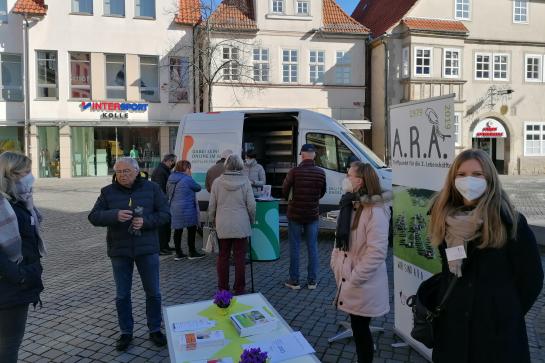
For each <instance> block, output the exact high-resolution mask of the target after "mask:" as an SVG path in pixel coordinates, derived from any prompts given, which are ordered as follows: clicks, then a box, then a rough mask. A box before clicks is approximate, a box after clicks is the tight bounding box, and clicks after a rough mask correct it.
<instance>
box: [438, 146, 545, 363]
mask: <svg viewBox="0 0 545 363" xmlns="http://www.w3.org/2000/svg"><path fill="white" fill-rule="evenodd" d="M429 233H430V238H431V242H432V244H433V245H434V246H436V247H439V250H440V252H441V256H442V261H443V273H444V274H445V276H452V275H456V276H457V277H458V279H457V281H456V282H455V285H454V288H453V289H452V292H451V294H450V296H449V297H448V299H447V301H446V303H445V305H444V307H443V309H442V311H441V313H440V314H439V317H438V318H437V319H436V320H435V321H434V322H435V326H434V347H433V361H434V362H438V363H445V362H453V363H454V362H455V363H464V362H479V363H486V362H490V363H502V362H505V363H508V362H519V363H525V362H528V363H529V362H530V352H529V348H528V337H527V335H526V325H525V321H524V315H525V314H526V313H527V312H528V311H529V310H530V308H531V307H532V305H533V303H534V302H535V300H536V298H537V296H538V295H539V292H540V291H541V288H542V285H543V268H542V266H541V261H540V257H539V251H538V249H537V245H536V240H535V237H534V234H533V233H532V231H531V229H530V228H529V227H528V224H527V222H526V218H524V216H523V215H522V214H520V213H518V212H517V211H516V210H515V208H514V207H513V205H512V204H511V202H510V201H509V198H508V196H507V194H506V193H505V191H504V190H503V189H502V186H501V183H500V180H499V178H498V174H497V172H496V169H495V167H494V164H493V162H492V160H491V159H490V157H489V156H488V154H487V153H486V152H484V151H482V150H477V149H470V150H465V151H463V152H461V153H460V154H459V155H458V156H457V157H456V159H455V160H454V162H453V163H452V166H451V167H450V169H449V172H448V175H447V178H446V181H445V185H444V187H443V189H442V190H441V191H440V192H439V193H438V194H437V195H436V197H435V198H434V200H433V203H432V207H431V215H430V221H429ZM454 250H457V251H460V250H461V251H463V252H462V255H455V254H453V253H451V251H454Z"/></svg>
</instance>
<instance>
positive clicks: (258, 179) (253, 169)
mask: <svg viewBox="0 0 545 363" xmlns="http://www.w3.org/2000/svg"><path fill="white" fill-rule="evenodd" d="M243 173H244V175H246V176H247V177H248V179H249V180H250V183H252V190H253V191H254V193H255V192H257V191H258V190H261V188H262V187H263V185H265V184H267V180H266V177H265V169H263V167H262V166H261V165H260V164H258V163H257V160H255V159H252V160H250V161H249V162H248V163H245V164H244V171H243Z"/></svg>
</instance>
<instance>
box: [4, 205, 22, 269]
mask: <svg viewBox="0 0 545 363" xmlns="http://www.w3.org/2000/svg"><path fill="white" fill-rule="evenodd" d="M0 250H1V251H2V253H4V254H5V255H6V256H7V257H8V259H9V260H10V261H12V262H15V263H19V262H21V261H22V260H23V254H22V251H21V235H20V234H19V225H18V224H17V216H16V215H15V211H14V210H13V207H12V206H11V204H10V202H9V200H7V199H6V198H5V197H3V196H2V195H0Z"/></svg>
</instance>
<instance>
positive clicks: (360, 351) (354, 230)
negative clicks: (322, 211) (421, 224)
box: [331, 161, 392, 363]
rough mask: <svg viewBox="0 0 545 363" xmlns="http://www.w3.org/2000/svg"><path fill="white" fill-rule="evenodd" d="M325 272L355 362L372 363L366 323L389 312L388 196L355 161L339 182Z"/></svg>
mask: <svg viewBox="0 0 545 363" xmlns="http://www.w3.org/2000/svg"><path fill="white" fill-rule="evenodd" d="M343 191H344V192H345V194H344V195H343V196H342V198H341V205H340V214H339V219H338V221H337V233H336V241H335V248H334V249H333V253H332V254H331V269H332V270H333V273H334V274H335V280H336V281H337V294H336V297H335V305H336V306H337V308H338V309H339V310H342V311H345V312H347V313H348V314H350V323H351V325H352V332H353V336H354V341H355V342H356V352H357V355H358V363H362V362H366V363H367V362H372V361H373V352H374V348H373V338H372V337H371V331H370V330H369V322H370V321H371V318H373V317H377V316H382V315H384V314H386V313H388V311H390V304H389V298H388V275H387V274H386V262H385V261H386V255H387V251H388V227H389V220H390V208H389V205H388V202H389V201H390V200H391V197H392V194H391V193H390V192H386V193H382V191H381V188H380V182H379V179H378V176H377V174H376V173H375V171H374V170H373V168H372V167H371V165H369V164H364V163H362V162H359V161H356V162H354V163H352V165H351V167H350V169H349V170H348V175H347V177H346V178H345V180H344V181H343Z"/></svg>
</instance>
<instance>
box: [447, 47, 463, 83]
mask: <svg viewBox="0 0 545 363" xmlns="http://www.w3.org/2000/svg"><path fill="white" fill-rule="evenodd" d="M443 77H445V78H459V77H460V50H459V49H445V50H444V51H443Z"/></svg>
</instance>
